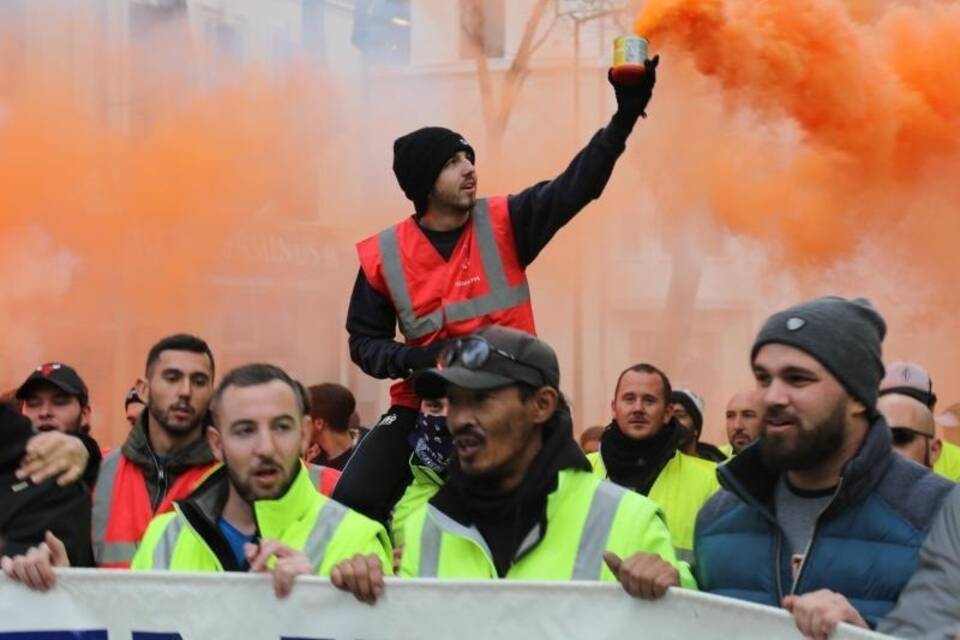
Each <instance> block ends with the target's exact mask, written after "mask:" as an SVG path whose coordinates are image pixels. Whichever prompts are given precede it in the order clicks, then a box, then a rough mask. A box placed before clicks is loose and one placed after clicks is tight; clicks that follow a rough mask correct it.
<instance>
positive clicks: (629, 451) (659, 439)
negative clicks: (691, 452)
mask: <svg viewBox="0 0 960 640" xmlns="http://www.w3.org/2000/svg"><path fill="white" fill-rule="evenodd" d="M682 439H683V431H682V430H681V428H680V427H679V426H677V424H676V423H675V422H674V421H673V420H671V421H670V422H668V423H667V424H666V425H664V427H663V428H662V429H660V432H659V433H657V435H655V436H653V437H652V438H647V439H646V440H634V439H633V438H628V437H627V436H625V435H623V432H622V431H620V427H618V426H617V423H616V421H614V422H611V423H610V424H609V425H608V426H607V428H606V430H604V432H603V435H602V436H601V437H600V455H601V456H602V457H603V464H604V466H606V468H607V475H608V476H609V477H610V480H612V481H613V482H615V483H617V484H619V485H620V486H622V487H627V488H628V489H633V490H634V491H636V492H637V493H640V494H642V495H647V494H649V493H650V489H651V488H652V487H653V483H654V482H656V480H657V476H659V475H660V472H661V471H663V468H664V467H665V466H667V463H668V462H670V460H671V458H673V456H674V454H675V453H676V452H677V447H679V446H680V441H681V440H682Z"/></svg>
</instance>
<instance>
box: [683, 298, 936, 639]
mask: <svg viewBox="0 0 960 640" xmlns="http://www.w3.org/2000/svg"><path fill="white" fill-rule="evenodd" d="M885 333H886V324H885V323H884V321H883V318H881V317H880V315H879V314H878V313H877V312H876V310H874V308H873V307H872V306H871V305H870V303H869V302H868V301H867V300H864V299H855V300H847V299H843V298H838V297H824V298H818V299H816V300H812V301H810V302H806V303H803V304H800V305H797V306H794V307H791V308H788V309H786V310H784V311H780V312H779V313H776V314H774V315H772V316H771V317H770V318H769V319H767V321H766V322H765V323H764V325H763V327H762V328H761V329H760V333H759V334H758V335H757V338H756V341H755V342H754V344H753V349H752V351H751V364H752V366H753V373H754V378H755V379H756V381H757V388H758V394H759V396H760V401H761V405H762V409H763V412H764V413H763V434H762V436H761V438H760V441H759V443H758V444H757V445H755V446H751V447H747V448H746V449H744V450H743V451H741V452H740V454H739V455H737V456H736V457H735V458H733V459H732V460H730V461H729V462H727V463H725V464H723V465H722V466H720V467H719V469H718V476H719V478H720V483H721V485H722V486H723V488H724V490H723V491H721V492H719V493H718V494H717V495H715V496H714V497H713V498H712V499H711V500H710V501H709V502H708V503H707V504H706V505H705V506H704V507H703V509H702V510H701V511H700V515H699V517H698V519H697V529H696V538H695V541H694V553H695V559H696V565H695V567H696V575H697V579H698V582H699V584H700V587H701V588H702V589H704V590H705V591H709V592H712V593H716V594H720V595H726V596H730V597H734V598H741V599H745V600H751V601H754V602H759V603H762V604H766V605H771V606H783V607H785V608H786V609H787V610H789V611H790V612H792V613H793V616H794V620H795V621H796V623H797V627H798V628H799V629H800V631H801V632H802V633H803V634H804V635H805V636H808V637H815V638H826V637H828V636H829V635H830V634H831V633H833V630H834V629H835V628H836V626H837V624H839V623H840V622H847V623H852V624H858V625H860V626H866V625H867V624H869V625H870V626H875V625H876V624H877V621H878V620H879V619H880V618H882V617H883V616H884V615H886V614H887V613H888V612H889V611H890V610H891V609H892V608H893V605H894V603H895V602H896V600H897V596H898V595H899V593H900V591H901V590H902V589H903V587H904V585H906V584H907V581H908V580H909V579H910V576H911V575H912V574H913V572H914V571H915V570H916V569H917V557H918V552H919V549H920V545H921V544H922V543H923V540H924V538H925V537H926V535H927V533H928V532H929V530H930V527H931V525H932V523H933V520H934V517H935V516H936V514H937V512H938V511H939V509H940V506H941V504H942V503H943V501H944V499H945V498H946V496H947V494H948V493H949V491H950V489H951V487H952V486H953V485H952V484H951V483H949V482H947V481H946V480H944V479H943V478H940V477H938V476H936V475H934V474H932V473H931V472H930V471H929V470H927V469H925V468H923V467H921V466H919V465H917V464H914V463H913V462H910V461H908V460H906V459H905V458H903V457H902V456H900V455H898V454H896V453H895V452H894V451H893V449H892V447H891V445H890V430H889V428H888V427H887V423H886V421H885V420H884V418H883V416H882V415H881V414H880V413H879V412H878V411H877V396H878V386H879V384H880V379H881V378H882V377H883V373H884V368H883V361H882V360H881V342H882V341H883V337H884V334H885Z"/></svg>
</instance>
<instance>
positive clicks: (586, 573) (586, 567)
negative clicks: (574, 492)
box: [571, 482, 626, 580]
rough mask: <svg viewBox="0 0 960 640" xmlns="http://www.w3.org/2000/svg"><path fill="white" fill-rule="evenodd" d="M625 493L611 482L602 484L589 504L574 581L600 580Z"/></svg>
mask: <svg viewBox="0 0 960 640" xmlns="http://www.w3.org/2000/svg"><path fill="white" fill-rule="evenodd" d="M625 493H626V490H625V489H624V488H623V487H618V486H617V485H615V484H613V483H612V482H601V483H600V485H599V486H598V487H597V490H596V491H595V492H594V494H593V499H592V500H591V501H590V511H589V512H587V521H586V522H585V523H584V525H583V531H582V532H581V533H580V545H579V546H578V547H577V560H576V562H574V563H573V575H572V576H571V578H572V579H574V580H599V579H600V573H601V572H602V571H603V552H604V551H605V550H606V547H607V540H608V539H609V538H610V531H611V529H613V519H614V517H615V516H616V515H617V507H619V506H620V500H621V499H622V498H623V496H624V494H625Z"/></svg>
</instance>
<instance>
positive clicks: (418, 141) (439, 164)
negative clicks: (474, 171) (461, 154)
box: [393, 127, 476, 214]
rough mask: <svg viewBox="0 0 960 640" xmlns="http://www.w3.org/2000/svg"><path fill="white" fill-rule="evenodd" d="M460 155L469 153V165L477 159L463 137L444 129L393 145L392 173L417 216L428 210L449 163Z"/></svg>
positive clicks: (412, 135) (413, 134) (410, 135)
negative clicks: (456, 155)
mask: <svg viewBox="0 0 960 640" xmlns="http://www.w3.org/2000/svg"><path fill="white" fill-rule="evenodd" d="M458 151H466V152H467V157H468V158H470V162H474V161H475V159H476V156H475V154H474V152H473V147H471V146H470V143H468V142H467V141H466V139H464V137H463V136H462V135H460V134H459V133H457V132H456V131H451V130H450V129H444V128H443V127H423V128H422V129H417V130H416V131H413V132H411V133H408V134H407V135H405V136H401V137H399V138H397V139H396V140H395V141H394V143H393V173H394V174H395V175H396V176H397V182H399V183H400V188H401V189H403V193H404V194H406V196H407V198H409V199H410V200H412V201H413V204H414V206H416V208H417V213H418V214H422V213H424V212H425V211H426V210H427V196H428V195H429V194H430V191H431V190H432V189H433V185H434V184H436V182H437V176H439V175H440V171H441V170H442V169H443V165H444V164H446V162H447V160H449V159H450V158H452V157H453V156H454V155H455V154H456V153H457V152H458Z"/></svg>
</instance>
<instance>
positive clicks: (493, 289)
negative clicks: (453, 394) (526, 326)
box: [378, 200, 530, 340]
mask: <svg viewBox="0 0 960 640" xmlns="http://www.w3.org/2000/svg"><path fill="white" fill-rule="evenodd" d="M471 219H472V221H473V230H474V238H475V240H476V243H477V247H478V248H479V250H480V256H481V258H482V260H483V270H484V273H485V274H486V277H487V284H488V285H489V287H490V292H489V293H486V294H484V295H482V296H479V297H477V298H473V299H471V300H463V301H459V302H451V303H450V304H447V305H444V306H443V307H441V308H440V309H436V310H434V311H432V312H430V313H428V314H427V315H425V316H420V317H417V315H416V313H415V311H414V309H413V303H412V301H411V298H410V290H409V288H408V287H407V281H406V278H405V277H404V274H403V264H402V263H401V258H400V247H399V245H398V243H397V229H396V227H390V228H389V229H387V230H386V231H383V232H381V233H380V235H379V237H378V239H379V246H380V256H381V259H382V261H383V275H384V279H385V280H386V282H387V287H388V288H389V290H390V296H391V298H392V299H393V305H394V307H395V309H396V311H397V318H398V320H399V324H400V331H401V333H403V335H404V337H406V338H407V339H408V340H415V339H417V338H422V337H423V336H426V335H430V334H431V333H435V332H437V331H439V330H440V329H442V328H443V325H444V323H445V322H463V321H464V320H471V319H473V318H481V317H483V316H486V315H489V314H492V313H496V312H497V311H503V310H505V309H510V308H512V307H516V306H517V305H520V304H523V303H525V302H529V300H530V287H529V286H528V285H527V282H526V281H524V282H521V283H520V284H518V285H516V286H513V287H511V286H510V285H509V284H508V283H507V276H506V272H505V271H504V268H503V260H502V259H501V257H500V249H499V248H498V247H497V239H496V238H495V237H494V235H493V225H492V224H491V222H490V213H489V211H488V208H487V201H486V200H477V203H476V205H475V206H474V208H473V213H472V214H471Z"/></svg>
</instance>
